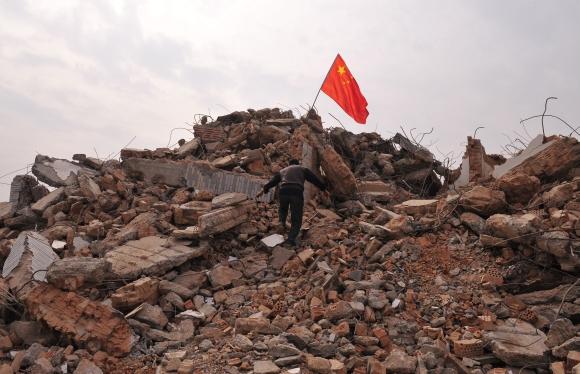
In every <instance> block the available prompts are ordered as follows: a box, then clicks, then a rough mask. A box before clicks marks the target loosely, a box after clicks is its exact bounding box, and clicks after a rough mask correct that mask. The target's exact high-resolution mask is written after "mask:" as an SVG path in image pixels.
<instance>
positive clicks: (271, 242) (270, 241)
mask: <svg viewBox="0 0 580 374" xmlns="http://www.w3.org/2000/svg"><path fill="white" fill-rule="evenodd" d="M260 242H261V243H262V244H264V245H265V246H266V247H268V248H274V247H275V246H277V245H279V244H282V243H284V236H283V235H280V234H273V235H269V236H266V237H265V238H262V240H260Z"/></svg>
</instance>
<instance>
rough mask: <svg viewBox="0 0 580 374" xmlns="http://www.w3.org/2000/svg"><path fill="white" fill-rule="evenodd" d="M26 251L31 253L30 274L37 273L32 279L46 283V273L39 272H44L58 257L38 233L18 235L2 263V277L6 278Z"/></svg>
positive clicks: (29, 232) (31, 232) (30, 232)
mask: <svg viewBox="0 0 580 374" xmlns="http://www.w3.org/2000/svg"><path fill="white" fill-rule="evenodd" d="M26 251H29V252H31V253H32V265H31V269H30V270H31V272H32V273H34V272H37V271H38V272H37V273H36V274H34V279H35V280H37V281H41V282H45V281H46V272H44V271H39V270H46V269H48V267H49V266H50V264H52V263H53V262H54V261H55V260H57V259H58V255H57V254H56V253H54V251H53V250H52V248H51V247H50V244H49V243H48V240H47V239H46V238H45V237H44V236H42V235H40V234H39V233H36V232H33V231H23V232H21V233H20V235H18V238H17V239H16V241H15V242H14V244H13V245H12V248H11V249H10V254H9V255H8V257H7V258H6V262H4V267H3V269H2V277H3V278H6V277H7V276H9V275H10V273H11V272H12V271H13V270H14V269H15V268H16V267H17V266H18V264H19V263H20V261H21V259H22V255H24V253H25V252H26Z"/></svg>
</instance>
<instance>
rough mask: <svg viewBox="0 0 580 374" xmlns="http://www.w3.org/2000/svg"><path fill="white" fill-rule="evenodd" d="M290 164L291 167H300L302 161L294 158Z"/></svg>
mask: <svg viewBox="0 0 580 374" xmlns="http://www.w3.org/2000/svg"><path fill="white" fill-rule="evenodd" d="M288 164H290V165H300V161H298V160H297V159H295V158H293V159H292V160H290V162H289V163H288Z"/></svg>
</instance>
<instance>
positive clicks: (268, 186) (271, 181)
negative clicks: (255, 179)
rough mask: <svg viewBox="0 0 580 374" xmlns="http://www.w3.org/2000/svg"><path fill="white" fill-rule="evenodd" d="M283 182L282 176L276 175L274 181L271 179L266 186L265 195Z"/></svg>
mask: <svg viewBox="0 0 580 374" xmlns="http://www.w3.org/2000/svg"><path fill="white" fill-rule="evenodd" d="M281 180H282V176H281V175H280V173H276V174H274V176H273V177H272V179H270V181H269V182H268V183H266V184H265V185H264V193H268V191H270V188H272V187H274V186H277V185H278V183H280V181H281Z"/></svg>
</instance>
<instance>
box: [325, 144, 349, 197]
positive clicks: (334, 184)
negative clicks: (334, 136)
mask: <svg viewBox="0 0 580 374" xmlns="http://www.w3.org/2000/svg"><path fill="white" fill-rule="evenodd" d="M319 156H320V166H321V167H322V170H323V171H324V174H325V175H326V177H327V178H328V181H329V185H330V190H331V191H332V192H333V194H335V195H336V196H338V197H341V198H350V197H352V196H353V195H354V194H355V193H356V191H357V185H356V179H355V177H354V174H353V173H352V171H351V170H350V168H349V167H348V166H347V165H346V164H345V162H344V160H343V159H342V157H340V155H339V154H338V153H337V152H336V151H335V150H334V148H332V147H331V146H325V147H324V149H322V150H319Z"/></svg>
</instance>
